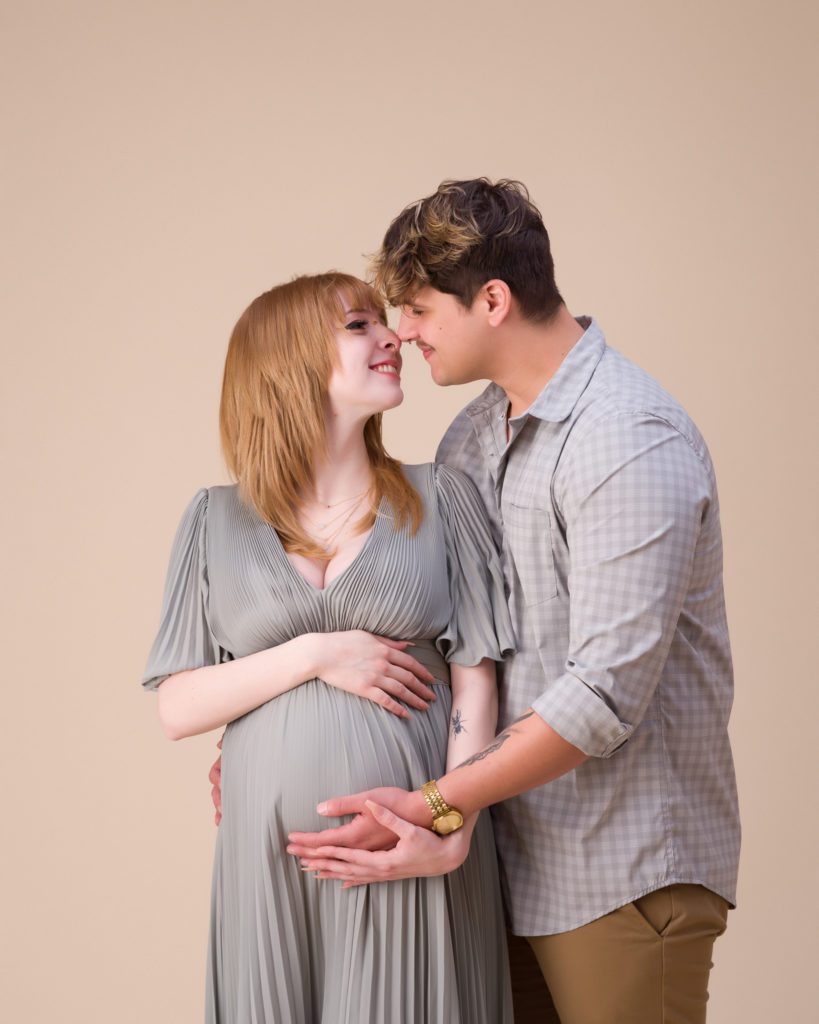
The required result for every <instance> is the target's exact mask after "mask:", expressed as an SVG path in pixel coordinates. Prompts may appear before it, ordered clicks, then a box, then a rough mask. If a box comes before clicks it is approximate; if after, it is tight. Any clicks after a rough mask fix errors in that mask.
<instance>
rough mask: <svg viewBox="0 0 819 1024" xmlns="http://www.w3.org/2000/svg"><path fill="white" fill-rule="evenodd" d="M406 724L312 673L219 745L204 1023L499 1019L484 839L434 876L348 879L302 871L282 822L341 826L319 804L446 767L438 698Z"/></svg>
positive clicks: (499, 924)
mask: <svg viewBox="0 0 819 1024" xmlns="http://www.w3.org/2000/svg"><path fill="white" fill-rule="evenodd" d="M435 692H436V694H437V698H438V699H437V700H436V701H434V702H433V703H432V704H431V706H430V708H429V710H427V711H413V712H412V718H411V719H410V720H408V721H407V720H403V719H399V718H396V717H395V716H394V715H392V714H390V713H389V712H386V711H384V710H383V709H382V708H380V707H378V706H377V705H375V704H373V703H372V702H371V701H367V700H363V699H361V698H358V697H355V696H352V695H350V694H348V693H345V692H344V691H341V690H337V689H334V688H332V687H330V686H328V685H327V684H325V683H323V682H321V681H320V680H313V681H312V682H309V683H305V684H303V685H301V686H299V687H297V688H296V689H294V690H291V691H289V692H288V693H285V694H283V695H281V696H280V697H277V698H276V699H275V700H272V701H270V702H268V703H267V704H264V705H262V706H261V707H259V708H256V709H255V710H254V711H252V712H250V713H249V714H247V715H245V716H243V717H242V718H240V719H237V720H236V721H235V722H233V723H231V724H230V725H229V726H228V728H227V731H226V734H225V738H224V743H223V748H222V806H223V817H222V821H221V824H220V826H219V833H218V838H217V842H216V850H215V859H214V872H213V887H212V904H211V921H210V936H209V950H208V971H207V992H206V1013H205V1019H206V1021H207V1022H208V1024H274V1022H275V1024H504V1022H511V1021H512V1009H511V994H510V988H509V975H508V963H507V954H506V941H505V930H504V921H503V911H502V905H501V896H500V887H499V881H498V869H497V860H496V854H495V845H494V841H493V837H492V831H491V824H490V819H489V816H488V814H486V813H485V812H484V813H483V814H482V815H481V817H480V819H479V821H478V825H477V827H476V829H475V833H474V835H473V839H472V846H471V850H470V854H469V857H468V858H467V860H466V862H465V863H464V864H463V866H462V867H461V868H459V869H458V870H457V871H454V872H452V873H451V874H449V875H446V876H442V877H436V878H417V879H409V880H406V881H398V882H380V883H377V884H371V885H366V886H359V887H355V888H352V889H344V890H343V889H342V888H341V885H340V883H337V882H333V881H329V880H319V879H316V878H314V877H313V876H312V875H310V874H306V873H304V872H302V871H301V869H300V866H299V862H298V859H297V858H295V857H293V856H291V855H289V854H287V853H286V852H285V847H286V845H287V835H288V833H289V832H290V831H292V830H299V831H315V830H318V829H321V828H326V827H328V826H330V825H334V824H340V823H341V821H340V820H338V819H328V818H322V817H320V816H319V815H318V814H317V813H316V805H317V804H318V803H319V802H320V801H321V800H323V799H326V798H327V797H330V796H343V795H346V794H348V793H355V792H358V791H360V790H363V789H369V788H372V787H375V786H400V787H402V788H404V789H413V788H417V787H418V786H419V785H421V784H422V783H423V782H426V781H427V779H431V778H436V777H438V776H440V775H441V774H443V772H444V768H445V759H446V744H447V732H448V727H449V716H450V705H451V697H450V690H449V686H448V685H446V684H435Z"/></svg>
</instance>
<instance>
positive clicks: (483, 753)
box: [456, 711, 534, 768]
mask: <svg viewBox="0 0 819 1024" xmlns="http://www.w3.org/2000/svg"><path fill="white" fill-rule="evenodd" d="M533 714H534V711H527V712H526V713H525V714H523V715H521V716H520V718H516V719H515V721H514V722H512V724H511V725H509V726H507V728H506V729H504V730H503V732H502V733H499V734H498V735H497V736H496V737H495V738H494V740H493V741H492V742H491V743H490V744H489V746H488V747H484V749H483V750H479V751H478V753H477V754H473V755H472V757H468V758H467V759H466V760H465V761H462V762H461V764H459V765H457V766H456V767H458V768H468V767H469V765H471V764H477V763H478V761H483V760H484V758H486V757H489V755H490V754H494V753H495V751H496V750H500V748H501V747H502V746H503V745H504V743H505V742H506V741H507V740H508V739H509V737H510V736H511V735H512V733H513V732H514V731H515V726H516V725H517V724H518V723H519V722H523V721H525V719H527V718H531V717H532V715H533Z"/></svg>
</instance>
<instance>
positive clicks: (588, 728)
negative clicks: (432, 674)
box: [532, 412, 713, 757]
mask: <svg viewBox="0 0 819 1024" xmlns="http://www.w3.org/2000/svg"><path fill="white" fill-rule="evenodd" d="M553 495H554V501H555V507H556V509H557V510H558V512H559V514H560V516H561V518H562V522H563V525H564V528H565V531H566V542H567V546H568V550H569V569H568V575H567V580H566V585H567V588H568V592H569V610H570V637H569V650H568V656H567V659H566V662H565V666H564V671H563V673H562V674H561V675H560V676H559V677H558V678H556V679H554V678H553V679H552V680H550V681H549V683H548V685H547V686H546V688H545V689H544V691H543V692H542V693H541V694H540V696H539V697H538V698H537V699H536V700H535V701H534V702H533V704H532V707H533V709H534V711H535V712H536V713H537V714H538V715H539V716H540V717H541V718H543V720H544V721H545V722H547V723H548V724H549V725H550V726H551V727H552V728H553V729H554V730H555V731H556V732H557V733H559V734H560V735H561V736H562V737H563V738H564V739H566V740H567V741H568V742H569V743H572V744H573V745H574V746H576V747H578V748H579V749H580V750H582V751H583V752H584V753H586V754H588V755H589V756H591V757H609V756H611V755H612V754H613V753H615V751H616V750H617V749H618V748H619V747H621V746H622V745H623V743H625V742H626V741H627V740H628V739H629V737H630V736H631V734H632V733H633V731H634V729H635V728H636V727H637V725H638V724H639V723H640V721H641V720H642V718H643V716H644V715H645V713H646V710H647V708H648V706H649V704H650V702H651V700H652V697H653V695H654V693H655V690H656V687H657V683H658V681H659V679H660V676H661V674H662V670H663V666H664V665H665V662H666V658H667V656H668V651H669V647H670V645H671V642H672V639H673V637H674V633H675V630H676V628H677V623H678V620H679V617H680V614H681V611H682V608H683V604H684V601H685V598H686V594H687V593H688V589H689V585H690V581H691V575H692V566H693V564H694V559H695V553H696V548H697V542H698V538H699V536H700V530H701V526H702V523H703V520H704V517H705V516H706V515H707V513H708V509H709V506H710V503H711V500H712V495H713V478H712V475H711V473H710V471H709V468H708V467H707V466H706V465H705V464H704V462H703V460H702V459H701V457H700V456H699V455H698V453H697V452H696V451H695V450H694V449H693V447H692V446H691V444H690V443H689V441H688V440H687V439H686V438H685V437H684V436H683V435H682V434H681V433H680V432H679V431H678V430H677V429H676V428H675V427H674V426H672V425H671V424H669V423H667V422H666V421H665V420H663V419H662V418H660V417H658V416H656V415H655V414H651V413H638V412H629V413H622V412H621V413H617V414H609V415H607V416H605V417H603V418H601V419H599V420H598V421H597V422H595V423H594V424H593V425H592V426H591V427H587V428H586V429H585V430H582V428H581V427H580V425H578V428H577V437H576V438H570V439H569V441H568V442H567V445H566V448H565V449H564V453H563V457H562V459H561V463H560V465H559V467H558V470H557V472H556V474H555V478H554V488H553Z"/></svg>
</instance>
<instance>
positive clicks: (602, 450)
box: [288, 179, 739, 1024]
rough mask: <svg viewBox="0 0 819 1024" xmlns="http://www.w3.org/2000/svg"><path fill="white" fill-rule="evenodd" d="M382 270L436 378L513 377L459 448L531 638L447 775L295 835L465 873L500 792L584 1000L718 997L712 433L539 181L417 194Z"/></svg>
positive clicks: (352, 869)
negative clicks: (584, 267) (659, 366)
mask: <svg viewBox="0 0 819 1024" xmlns="http://www.w3.org/2000/svg"><path fill="white" fill-rule="evenodd" d="M375 270H376V284H377V286H378V287H379V288H380V289H381V290H382V291H383V293H384V294H385V295H386V297H387V299H388V300H389V301H390V302H391V303H393V304H394V305H399V306H401V308H402V316H401V321H400V325H399V328H398V333H399V336H400V337H401V339H402V340H403V341H405V342H410V341H414V342H415V343H416V345H417V346H418V348H419V349H420V350H421V351H422V353H423V355H424V357H425V359H426V360H427V361H428V363H429V365H430V370H431V373H432V377H433V380H435V382H436V383H438V384H441V385H447V384H460V383H465V382H467V381H472V380H478V379H489V380H491V381H492V383H491V384H490V385H489V387H488V388H487V389H486V390H485V391H484V393H483V394H482V395H481V396H480V397H479V398H478V399H477V400H475V401H474V402H472V403H470V405H468V406H467V407H466V408H465V409H464V410H463V411H462V412H461V413H460V415H459V416H458V417H457V418H456V419H455V421H454V422H453V424H452V425H451V427H450V428H449V430H448V431H447V433H446V435H445V437H444V439H443V441H442V442H441V446H440V448H439V451H438V455H437V458H438V460H440V461H443V462H445V463H447V464H448V465H450V466H453V467H455V468H457V469H460V470H462V471H463V472H464V473H466V474H467V475H468V476H469V477H471V479H472V480H473V482H474V483H475V485H476V486H477V488H478V490H479V491H480V493H481V495H482V498H483V501H484V503H485V505H486V508H487V510H488V512H489V515H490V518H491V520H492V523H493V526H494V529H495V533H496V539H497V541H498V544H499V546H500V547H501V549H502V553H503V561H504V572H505V577H506V584H507V588H508V596H509V604H510V611H511V614H512V619H513V623H514V626H515V633H516V637H517V649H516V653H515V654H514V656H513V657H512V658H510V659H509V661H508V662H507V664H505V665H504V667H503V670H502V674H501V678H500V681H499V688H500V689H499V694H500V714H499V721H500V724H501V726H502V727H503V728H502V731H501V732H500V734H499V735H498V737H497V738H496V739H495V741H494V742H493V743H492V744H490V746H488V747H487V748H486V749H485V750H484V751H482V752H481V753H479V754H477V755H475V756H474V757H471V758H469V759H468V760H467V761H465V762H464V763H463V764H462V765H460V766H458V767H457V768H455V769H454V770H452V771H449V772H447V774H446V775H444V776H443V777H442V778H440V779H438V780H431V782H432V784H431V785H427V786H425V787H423V792H422V791H416V792H414V793H406V792H404V791H401V790H394V789H390V790H383V789H382V790H375V791H372V792H370V793H364V794H356V795H355V796H351V797H342V798H336V799H330V800H328V801H327V802H326V803H325V804H323V805H322V807H321V808H320V810H321V812H322V813H325V814H327V815H328V816H340V815H345V814H354V815H355V818H354V819H353V820H352V822H350V823H348V824H346V825H343V826H341V827H339V828H335V829H329V830H326V831H325V832H323V833H318V834H298V835H293V836H292V837H291V846H290V847H288V849H289V850H290V851H291V852H292V853H294V854H295V855H297V856H300V857H301V858H302V861H303V863H304V865H305V866H306V867H310V868H314V869H316V870H318V871H319V872H320V873H321V876H322V877H332V878H339V879H342V880H344V882H345V884H348V885H349V884H362V883H365V882H368V881H379V880H387V879H392V878H400V877H408V876H413V875H421V874H432V873H441V872H442V871H447V870H452V869H453V868H455V867H457V866H458V864H460V863H461V862H462V861H463V859H464V857H465V855H466V844H465V843H464V842H463V840H462V838H461V837H459V834H458V831H457V827H458V823H459V820H460V819H462V817H463V816H466V815H469V814H472V813H474V812H476V811H478V810H480V809H481V808H484V807H488V806H492V808H493V812H492V813H493V818H494V823H495V831H496V837H497V845H498V851H499V856H500V861H501V867H502V875H503V884H504V895H505V899H506V905H507V910H508V914H509V919H510V923H511V928H512V931H513V932H514V933H515V934H516V935H522V936H526V937H527V939H528V941H529V943H530V944H531V946H532V948H533V950H534V952H535V955H536V956H537V959H538V962H539V964H540V967H541V969H542V971H543V974H544V977H545V979H546V982H547V983H548V986H549V989H550V991H551V994H552V998H553V1000H554V1003H555V1006H556V1008H557V1013H558V1014H559V1017H560V1020H561V1021H562V1024H597V1022H607V1024H608V1022H612V1021H617V1022H620V1021H622V1022H628V1024H643V1022H646V1024H648V1022H651V1024H655V1022H656V1024H659V1022H661V1021H668V1020H674V1021H681V1022H686V1024H687V1022H695V1021H696V1022H699V1021H703V1020H704V1019H705V1004H706V1000H707V985H708V974H709V970H710V966H711V951H712V946H713V942H714V939H715V938H716V936H717V935H719V934H721V932H722V931H723V930H724V928H725V921H726V915H727V910H728V907H729V906H733V904H734V902H735V889H736V871H737V860H738V852H739V822H738V811H737V800H736V788H735V781H734V771H733V763H732V759H731V752H730V746H729V742H728V735H727V721H728V715H729V711H730V706H731V700H732V671H731V657H730V648H729V643H728V633H727V626H726V620H725V609H724V599H723V587H722V542H721V532H720V523H719V505H718V499H717V490H716V482H715V478H714V471H713V466H712V463H711V459H710V456H709V453H708V449H707V447H706V445H705V442H704V441H703V439H702V437H701V435H700V434H699V432H698V430H697V428H696V427H695V426H694V424H693V423H692V422H691V420H690V418H689V417H688V416H687V414H686V413H685V412H684V410H683V409H682V408H681V407H680V406H679V404H678V403H677V402H675V401H674V400H673V399H672V398H671V397H670V396H669V395H668V394H666V392H665V391H663V390H662V388H661V387H660V386H659V385H658V384H657V383H656V382H655V381H654V380H652V378H651V377H649V376H648V375H647V374H646V373H644V372H643V371H642V370H640V369H639V368H638V367H636V366H635V365H634V364H632V363H631V362H629V361H628V360H627V359H626V358H624V357H623V356H622V355H620V354H619V353H617V352H616V351H615V350H614V349H612V348H609V347H608V346H607V344H606V341H605V339H604V336H603V333H602V331H601V329H600V327H599V326H598V325H597V323H596V322H595V321H594V320H592V319H589V318H587V317H581V318H578V319H575V318H574V317H572V315H571V314H570V313H569V311H568V310H567V308H566V306H565V304H564V303H563V300H562V298H561V296H560V293H559V291H558V289H557V286H556V284H555V280H554V266H553V261H552V257H551V252H550V246H549V238H548V234H547V231H546V229H545V227H544V225H543V222H542V219H541V217H540V214H539V212H538V211H537V209H536V208H535V207H534V205H533V204H532V203H531V202H530V201H529V198H528V194H527V193H526V190H525V189H524V188H523V186H521V185H520V184H519V183H516V182H510V181H500V182H497V183H496V184H492V183H491V182H489V181H488V180H486V179H477V180H473V181H460V182H444V183H443V184H442V185H441V186H440V187H439V188H438V190H437V191H436V192H435V193H434V194H433V195H431V196H429V197H427V198H426V199H424V200H421V201H419V202H417V203H415V204H413V205H412V206H410V207H408V208H407V209H405V210H404V211H403V212H402V213H401V214H400V215H399V216H398V217H397V218H396V220H395V221H394V222H393V224H392V225H391V226H390V228H389V230H388V232H387V234H386V236H385V238H384V242H383V245H382V248H381V250H380V252H379V253H378V255H377V257H376V261H375ZM453 711H454V714H455V716H457V709H453ZM456 721H458V720H457V718H456ZM462 724H463V723H460V722H459V724H458V727H461V725H462ZM467 726H468V723H467ZM452 826H454V827H455V829H456V831H455V832H454V833H453V834H452V835H450V836H446V837H443V838H442V837H441V836H440V835H436V834H435V832H434V831H432V830H433V829H435V830H436V831H438V832H442V831H443V830H444V828H450V827H452ZM388 830H389V831H388ZM396 835H397V836H398V842H397V844H396V843H395V836H396ZM388 837H389V838H388ZM389 846H392V848H391V849H387V847H389Z"/></svg>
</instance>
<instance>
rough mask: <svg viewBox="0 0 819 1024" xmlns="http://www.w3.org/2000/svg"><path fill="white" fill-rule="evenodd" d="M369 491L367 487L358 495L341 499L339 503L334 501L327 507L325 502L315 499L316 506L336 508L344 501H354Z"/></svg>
mask: <svg viewBox="0 0 819 1024" xmlns="http://www.w3.org/2000/svg"><path fill="white" fill-rule="evenodd" d="M369 489H370V488H369V487H365V488H364V490H363V491H360V492H359V493H358V494H354V495H353V496H352V498H342V499H341V501H334V502H332V504H329V505H328V504H327V502H326V501H319V500H318V499H316V504H317V505H323V506H324V507H325V508H337V507H338V506H339V505H343V504H344V503H345V502H346V501H355V500H356V498H361V497H362V496H363V495H365V494H366V493H367V491H369Z"/></svg>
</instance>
